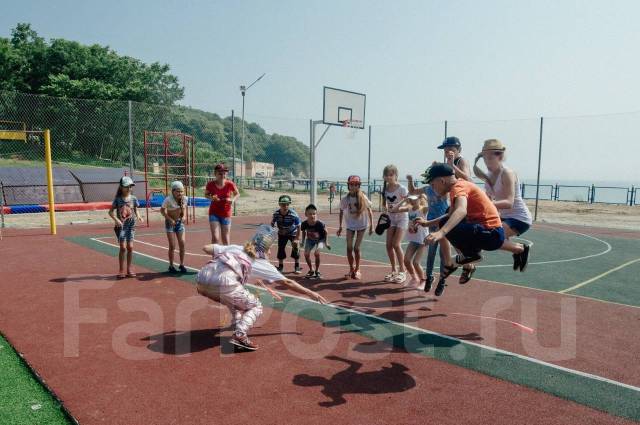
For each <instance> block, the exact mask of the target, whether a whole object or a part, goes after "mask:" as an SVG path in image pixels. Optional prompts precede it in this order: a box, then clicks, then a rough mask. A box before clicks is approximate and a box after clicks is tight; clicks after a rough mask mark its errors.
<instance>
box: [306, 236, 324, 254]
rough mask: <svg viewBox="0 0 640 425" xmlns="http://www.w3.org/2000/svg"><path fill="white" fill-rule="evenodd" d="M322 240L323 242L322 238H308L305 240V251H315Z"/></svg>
mask: <svg viewBox="0 0 640 425" xmlns="http://www.w3.org/2000/svg"><path fill="white" fill-rule="evenodd" d="M320 242H322V241H321V240H317V241H315V240H312V239H307V240H305V241H304V251H305V252H309V251H313V250H314V249H315V248H318V245H320Z"/></svg>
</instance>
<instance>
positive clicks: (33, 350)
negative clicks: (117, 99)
mask: <svg viewBox="0 0 640 425" xmlns="http://www.w3.org/2000/svg"><path fill="white" fill-rule="evenodd" d="M265 220H266V218H264V217H263V218H256V217H246V218H236V219H235V220H234V227H233V234H232V238H233V240H234V242H236V243H240V242H241V241H243V240H245V239H247V238H248V237H249V236H250V235H251V234H252V232H253V226H254V225H256V224H258V223H260V222H262V221H265ZM162 232H163V228H161V227H160V226H155V227H154V226H152V227H151V228H150V229H146V228H139V229H138V233H137V238H139V241H138V242H137V243H136V244H135V248H136V252H139V253H141V254H145V256H139V257H136V263H137V266H136V271H137V273H138V276H137V277H136V278H130V279H125V280H120V281H118V280H116V279H115V274H116V272H117V259H116V258H114V257H113V255H112V253H111V254H110V253H109V252H108V250H109V249H112V247H110V245H109V244H114V243H115V242H114V238H113V237H112V233H111V229H110V228H109V227H108V226H101V227H96V226H82V227H75V226H69V227H60V228H59V234H58V236H55V237H52V236H48V235H46V232H45V231H44V230H30V231H20V232H18V231H16V230H12V229H7V230H6V231H5V234H4V240H3V241H2V242H0V252H1V253H2V258H3V271H2V279H1V283H0V299H1V300H2V301H1V305H2V310H1V314H0V330H1V331H2V332H3V334H4V335H5V336H6V337H7V339H8V340H9V342H10V343H11V344H12V345H13V346H14V347H15V349H16V350H17V351H18V352H20V353H22V354H23V355H24V356H25V358H26V360H27V361H28V362H29V364H30V365H31V366H32V367H33V368H34V369H35V370H36V371H37V372H38V373H39V374H40V375H41V376H42V377H43V379H44V380H45V381H46V383H47V384H48V386H49V387H50V388H51V389H52V390H53V392H55V394H56V395H57V396H58V397H59V398H60V399H61V400H62V402H63V403H64V405H65V407H66V408H67V409H68V410H69V411H70V413H71V414H72V415H73V417H75V418H76V419H77V420H78V421H79V422H80V423H82V424H85V423H86V424H94V423H109V424H148V423H153V424H176V423H191V424H200V423H201V424H211V423H237V424H246V423H249V422H253V423H269V424H274V423H303V422H304V423H310V424H315V423H318V424H319V423H323V424H326V423H368V424H386V423H403V424H404V423H425V422H433V423H439V424H460V423H474V424H486V423H497V424H518V423H520V424H525V423H527V424H528V423H548V424H574V423H575V424H605V423H632V421H631V420H628V419H622V418H620V417H617V416H614V415H611V414H608V413H605V412H602V411H599V410H596V409H594V408H592V407H588V406H587V405H584V404H579V403H576V402H574V401H570V400H566V399H563V398H560V397H556V396H554V395H552V394H550V393H546V392H543V391H539V390H536V389H533V388H530V387H527V386H524V385H519V384H516V383H513V382H510V381H508V380H503V379H498V378H495V377H492V376H490V374H486V373H481V372H479V371H477V370H473V368H472V367H463V366H460V365H454V364H451V363H447V362H444V361H441V360H438V359H437V358H431V357H429V356H423V355H419V354H416V353H412V352H409V351H407V350H404V349H402V348H401V347H398V346H397V344H394V342H393V340H391V339H387V340H385V338H372V337H371V336H368V335H365V334H363V333H361V332H353V331H348V330H346V329H344V328H342V327H340V326H330V325H329V324H327V323H323V321H322V320H311V319H309V318H305V317H303V315H300V314H297V313H296V312H295V311H291V312H288V311H287V309H284V311H282V310H283V309H277V308H269V307H265V309H264V313H263V315H262V317H261V319H260V321H259V323H258V326H257V327H255V328H254V329H253V330H252V332H251V336H252V338H253V339H254V340H255V341H256V342H257V343H258V344H259V345H260V349H259V350H258V351H257V352H253V353H238V352H234V351H233V349H232V348H231V345H230V344H229V343H228V339H229V337H230V335H231V331H230V329H228V328H226V326H227V324H228V320H229V318H228V316H227V314H226V312H225V310H224V309H222V308H220V307H219V306H218V305H217V304H216V303H214V302H211V301H209V300H207V299H206V298H204V297H200V296H198V295H196V292H195V289H194V287H193V285H192V284H191V283H190V282H189V279H190V276H186V277H184V276H183V277H182V278H179V277H176V276H172V275H168V274H166V273H164V272H163V271H162V270H163V269H160V268H158V267H157V264H159V262H160V261H161V260H164V259H165V258H166V251H165V249H164V248H162V247H163V246H166V238H165V236H164V234H163V233H162ZM85 236H86V237H87V239H89V237H91V238H94V239H93V240H90V242H88V244H93V245H96V246H102V249H92V248H91V247H89V246H87V245H86V244H85V245H83V244H81V243H78V241H77V239H76V240H71V239H69V238H78V237H85ZM103 238H104V239H103ZM187 239H188V242H187V251H188V252H189V253H190V255H188V256H187V262H186V264H187V265H188V266H190V267H193V268H195V269H197V268H199V267H200V266H202V265H203V264H204V263H205V262H206V261H207V258H206V257H205V256H201V254H202V251H201V247H202V245H203V244H205V243H207V242H208V240H209V234H208V231H207V230H206V228H203V227H199V228H193V226H192V227H189V228H188V234H187ZM97 241H102V242H97ZM342 254H344V253H341V252H333V251H332V252H331V253H330V254H329V253H324V254H323V262H324V263H325V265H324V266H323V267H322V272H323V275H324V278H323V279H322V280H320V281H306V280H304V279H302V278H299V277H297V276H295V275H293V274H287V275H288V276H289V277H292V278H295V279H297V280H299V281H300V282H301V283H302V284H303V285H306V286H308V287H312V288H313V289H314V290H317V291H319V292H320V293H321V294H322V295H323V296H325V297H326V298H327V299H329V300H330V301H331V302H332V303H334V305H335V306H336V309H337V310H339V314H343V315H350V314H357V313H362V314H364V315H368V316H367V317H369V316H372V317H379V318H382V319H384V320H385V321H387V322H389V323H394V324H399V326H406V327H407V328H408V329H426V330H430V331H434V332H437V333H439V334H443V335H447V336H450V337H453V338H455V339H457V340H461V341H468V342H472V343H477V344H482V345H485V346H488V347H495V348H498V349H501V350H504V351H506V352H510V353H516V354H520V355H522V356H527V357H528V358H532V359H538V360H540V361H543V362H547V363H549V364H554V365H558V366H561V367H563V368H567V369H570V370H575V371H578V372H580V373H587V374H593V375H597V376H599V377H602V378H604V379H608V380H612V381H616V382H619V383H622V384H624V385H628V386H634V387H635V386H638V385H640V367H639V365H638V362H637V359H635V356H636V355H635V354H634V353H637V352H639V351H640V340H639V339H638V338H628V335H629V330H630V329H633V328H634V327H635V328H637V326H638V323H639V321H640V309H637V308H634V307H626V306H621V305H616V304H612V303H606V302H601V301H596V300H589V299H585V298H577V297H572V296H570V295H561V294H556V293H551V292H543V291H536V290H532V289H527V288H523V287H516V286H512V285H502V284H499V283H495V282H484V281H479V280H473V281H472V282H470V283H469V284H467V285H466V286H459V285H458V284H457V283H454V284H450V285H449V287H448V288H447V290H446V293H445V295H444V296H443V297H441V298H436V297H434V296H433V295H432V294H424V292H422V291H420V290H416V289H411V288H404V287H402V286H401V285H398V284H393V283H385V282H383V281H382V278H383V276H384V274H386V273H387V272H388V268H385V267H384V266H382V265H380V264H378V263H373V262H368V263H366V262H365V263H366V264H368V265H370V266H372V267H368V268H367V267H365V268H363V269H364V272H365V273H364V274H365V278H364V280H363V281H354V280H345V279H344V278H343V277H342V276H343V275H344V273H345V272H346V270H347V266H346V265H345V264H346V259H345V258H343V257H342ZM287 267H288V269H289V270H291V268H292V264H287ZM305 271H306V267H305ZM192 273H193V272H192ZM192 277H193V276H192V275H191V278H192ZM277 289H278V290H280V291H283V292H284V293H287V292H286V291H284V290H283V288H277ZM339 306H343V307H346V308H347V309H343V310H340V309H339ZM527 309H529V310H527ZM532 309H533V310H532ZM524 310H527V311H535V312H536V321H535V322H532V320H531V316H530V315H529V314H526V315H525V314H523V311H524ZM487 312H489V313H491V312H493V315H494V316H495V317H496V318H499V319H501V320H503V321H501V322H497V321H495V320H483V319H481V318H479V317H478V316H483V315H485V314H487ZM523 317H525V318H526V319H527V321H526V323H523V325H526V326H531V327H533V328H534V329H535V332H534V333H532V334H530V333H528V332H524V331H523V330H522V329H521V328H518V327H516V326H515V325H513V324H511V323H508V322H507V321H512V322H517V323H520V322H523ZM571 319H573V320H571ZM567 322H574V323H575V328H573V329H569V334H570V335H575V338H574V341H575V342H574V343H573V345H572V343H567V344H565V345H566V347H569V351H571V347H573V348H574V349H573V353H569V354H567V350H564V351H562V350H555V351H554V350H553V347H557V346H562V345H563V342H562V341H561V339H562V338H563V335H564V337H566V335H567V329H566V323H567ZM563 326H565V329H564V330H563ZM436 357H437V356H436ZM634 359H635V360H634ZM469 362H470V364H471V363H473V359H470V360H469ZM549 379H553V377H552V376H550V377H549ZM631 402H633V400H632V401H631Z"/></svg>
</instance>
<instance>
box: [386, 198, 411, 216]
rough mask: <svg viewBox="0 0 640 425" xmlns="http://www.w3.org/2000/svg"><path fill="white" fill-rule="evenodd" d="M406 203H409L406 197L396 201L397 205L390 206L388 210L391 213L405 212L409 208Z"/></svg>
mask: <svg viewBox="0 0 640 425" xmlns="http://www.w3.org/2000/svg"><path fill="white" fill-rule="evenodd" d="M408 203H409V200H408V199H407V198H404V199H403V200H402V201H400V202H399V203H398V205H396V206H395V207H393V208H391V209H390V210H389V212H392V213H397V212H407V211H409V210H410V209H411V207H410V206H409V205H407V204H408Z"/></svg>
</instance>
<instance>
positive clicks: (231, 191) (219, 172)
mask: <svg viewBox="0 0 640 425" xmlns="http://www.w3.org/2000/svg"><path fill="white" fill-rule="evenodd" d="M228 171H229V169H228V168H227V167H225V165H224V164H218V165H216V166H215V168H214V173H215V176H216V179H215V180H213V181H210V182H209V183H207V186H206V188H205V191H204V196H205V197H206V198H207V199H210V200H211V205H210V206H209V226H210V228H211V243H215V244H220V245H229V242H230V239H231V211H232V206H233V203H234V202H235V200H236V198H237V197H238V195H239V192H238V188H237V187H236V185H235V183H233V181H231V180H228V179H227V178H226V175H227V172H228Z"/></svg>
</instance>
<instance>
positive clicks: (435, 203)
mask: <svg viewBox="0 0 640 425" xmlns="http://www.w3.org/2000/svg"><path fill="white" fill-rule="evenodd" d="M422 190H424V194H425V195H427V202H428V203H429V211H428V212H427V220H433V219H434V218H438V217H440V216H443V215H445V214H446V213H447V208H449V201H448V200H447V195H445V196H440V195H438V194H437V193H436V192H435V191H434V190H433V189H432V188H431V186H430V185H427V186H425V187H423V188H422Z"/></svg>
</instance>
